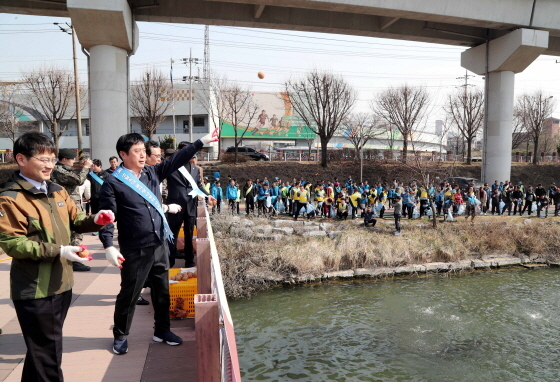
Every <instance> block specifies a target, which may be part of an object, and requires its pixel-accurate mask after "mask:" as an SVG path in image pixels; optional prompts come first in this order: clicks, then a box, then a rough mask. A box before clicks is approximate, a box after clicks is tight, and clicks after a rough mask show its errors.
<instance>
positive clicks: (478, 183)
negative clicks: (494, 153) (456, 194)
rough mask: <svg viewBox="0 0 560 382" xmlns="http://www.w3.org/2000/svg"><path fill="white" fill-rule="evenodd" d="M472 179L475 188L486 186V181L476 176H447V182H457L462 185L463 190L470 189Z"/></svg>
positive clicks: (453, 183)
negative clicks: (483, 181)
mask: <svg viewBox="0 0 560 382" xmlns="http://www.w3.org/2000/svg"><path fill="white" fill-rule="evenodd" d="M472 181H474V186H475V188H479V187H482V186H484V183H482V182H481V181H480V180H479V179H476V178H462V177H453V178H447V182H449V183H451V184H452V185H455V184H457V185H459V187H461V190H466V189H468V188H469V186H470V185H471V183H472Z"/></svg>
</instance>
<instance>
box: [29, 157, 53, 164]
mask: <svg viewBox="0 0 560 382" xmlns="http://www.w3.org/2000/svg"><path fill="white" fill-rule="evenodd" d="M32 158H35V159H37V160H38V161H41V162H43V164H44V165H48V164H49V163H50V164H52V165H55V164H56V163H57V162H58V159H56V158H38V157H34V156H32Z"/></svg>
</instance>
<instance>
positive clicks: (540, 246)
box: [212, 215, 560, 298]
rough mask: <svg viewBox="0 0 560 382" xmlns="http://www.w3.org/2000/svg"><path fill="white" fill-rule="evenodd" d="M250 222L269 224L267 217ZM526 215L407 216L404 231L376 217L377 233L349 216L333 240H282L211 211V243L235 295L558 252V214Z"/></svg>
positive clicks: (549, 255) (229, 290)
mask: <svg viewBox="0 0 560 382" xmlns="http://www.w3.org/2000/svg"><path fill="white" fill-rule="evenodd" d="M492 219H493V220H492ZM254 221H255V223H256V224H267V222H266V220H265V219H255V220H254ZM523 221H524V220H523V219H522V218H514V217H499V218H498V217H496V218H494V217H489V218H478V224H474V225H471V224H470V223H466V222H464V221H463V220H462V219H460V221H458V222H455V223H444V224H439V225H438V228H437V229H433V228H430V224H429V223H428V222H427V221H423V222H421V224H419V221H414V222H413V223H411V222H407V221H405V222H404V224H403V235H402V236H393V235H392V234H391V231H392V226H391V225H390V224H389V223H390V221H381V224H379V228H378V229H376V230H375V231H374V232H372V231H371V229H369V228H364V227H361V226H358V223H356V222H350V221H348V222H344V223H343V224H341V227H339V228H341V229H344V232H343V234H342V235H340V236H339V237H338V238H337V239H334V240H331V239H329V238H328V237H318V238H302V237H299V236H289V237H286V238H285V239H283V240H280V241H264V240H262V239H257V238H255V239H253V240H242V239H239V238H236V237H234V236H233V235H231V233H230V230H231V228H232V227H233V226H235V225H237V224H238V223H235V222H234V221H233V219H232V217H231V216H228V215H220V216H216V217H214V218H213V222H212V225H213V229H214V232H221V233H222V236H221V237H220V238H218V239H217V240H216V243H217V246H218V252H219V254H220V258H221V260H222V272H223V276H224V283H225V285H226V292H227V294H228V295H229V296H230V297H232V298H240V297H249V296H250V295H252V294H254V293H256V292H258V291H259V290H263V289H266V288H268V287H269V286H270V285H272V284H274V283H277V282H282V281H284V280H289V279H291V278H294V277H307V276H313V277H320V276H321V275H322V274H323V273H325V272H332V271H338V270H345V269H354V268H376V267H394V266H402V265H407V264H420V263H426V262H436V261H441V262H455V261H459V260H465V259H475V258H480V257H482V256H484V255H489V254H501V255H541V256H543V257H546V258H548V259H556V257H557V254H558V253H560V241H559V240H558V237H559V236H560V224H559V223H560V220H559V219H558V218H549V219H539V220H537V219H532V220H531V223H530V224H524V223H523ZM383 223H386V224H383ZM419 225H420V226H419Z"/></svg>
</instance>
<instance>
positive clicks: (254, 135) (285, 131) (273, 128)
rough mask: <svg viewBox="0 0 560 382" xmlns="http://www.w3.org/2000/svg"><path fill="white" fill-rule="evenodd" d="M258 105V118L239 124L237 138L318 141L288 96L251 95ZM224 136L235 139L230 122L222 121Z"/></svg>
mask: <svg viewBox="0 0 560 382" xmlns="http://www.w3.org/2000/svg"><path fill="white" fill-rule="evenodd" d="M247 97H251V98H252V101H254V102H255V103H256V104H257V105H258V106H259V111H258V112H257V114H256V116H255V117H254V118H253V119H252V120H251V121H250V122H249V123H247V121H242V122H241V123H240V124H238V126H237V128H236V130H237V138H240V137H241V136H243V139H315V133H313V131H311V129H309V127H307V126H306V125H305V124H304V123H303V121H302V120H301V118H299V117H297V116H294V115H293V114H294V113H293V109H292V105H291V104H290V101H289V98H288V96H287V94H286V93H284V92H282V93H250V94H247ZM220 126H221V137H222V138H235V130H234V127H233V125H232V123H231V121H226V120H220Z"/></svg>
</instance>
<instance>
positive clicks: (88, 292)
mask: <svg viewBox="0 0 560 382" xmlns="http://www.w3.org/2000/svg"><path fill="white" fill-rule="evenodd" d="M84 244H87V245H88V248H89V249H90V250H91V251H92V252H93V257H94V260H93V261H91V262H89V263H88V265H90V266H91V271H90V272H75V273H74V278H75V285H74V289H73V292H74V296H73V299H72V305H71V307H70V310H69V312H68V316H67V318H66V322H65V324H64V355H63V358H62V369H63V371H64V378H65V381H67V382H74V381H76V382H77V381H79V382H89V381H92V382H98V381H106V382H114V381H119V382H138V381H145V382H149V381H170V380H181V381H196V379H197V375H196V341H195V333H194V319H185V320H172V321H171V327H172V330H173V332H174V333H176V334H177V335H179V336H180V337H181V338H183V341H184V342H183V344H182V345H180V346H168V345H166V344H163V343H155V342H153V341H152V334H153V310H152V306H151V304H150V305H149V306H138V307H137V308H136V313H135V315H134V321H133V324H132V330H131V333H130V336H129V337H128V338H129V340H128V342H129V352H128V354H126V355H121V356H118V355H115V354H113V352H112V344H113V336H112V331H111V328H112V325H113V311H114V305H115V296H116V295H117V293H118V291H119V283H120V276H119V270H118V269H117V268H115V267H113V266H110V265H109V264H108V263H107V261H106V260H105V252H104V251H103V250H102V246H101V244H100V242H99V240H98V238H97V237H95V236H91V235H84ZM6 258H7V257H6V256H5V255H4V256H1V257H0V260H4V261H0V328H2V330H3V334H2V335H0V381H5V382H16V381H18V382H19V381H20V380H21V371H22V369H23V361H24V357H25V351H26V350H25V344H24V342H23V337H22V335H21V330H20V327H19V323H18V321H17V317H16V314H15V311H14V309H13V305H12V302H11V300H10V298H9V297H10V295H9V293H10V292H9V271H10V265H11V260H5V259H6ZM178 265H179V266H181V265H182V264H180V263H179V264H178ZM144 298H146V299H147V300H150V296H149V293H147V294H145V295H144Z"/></svg>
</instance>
